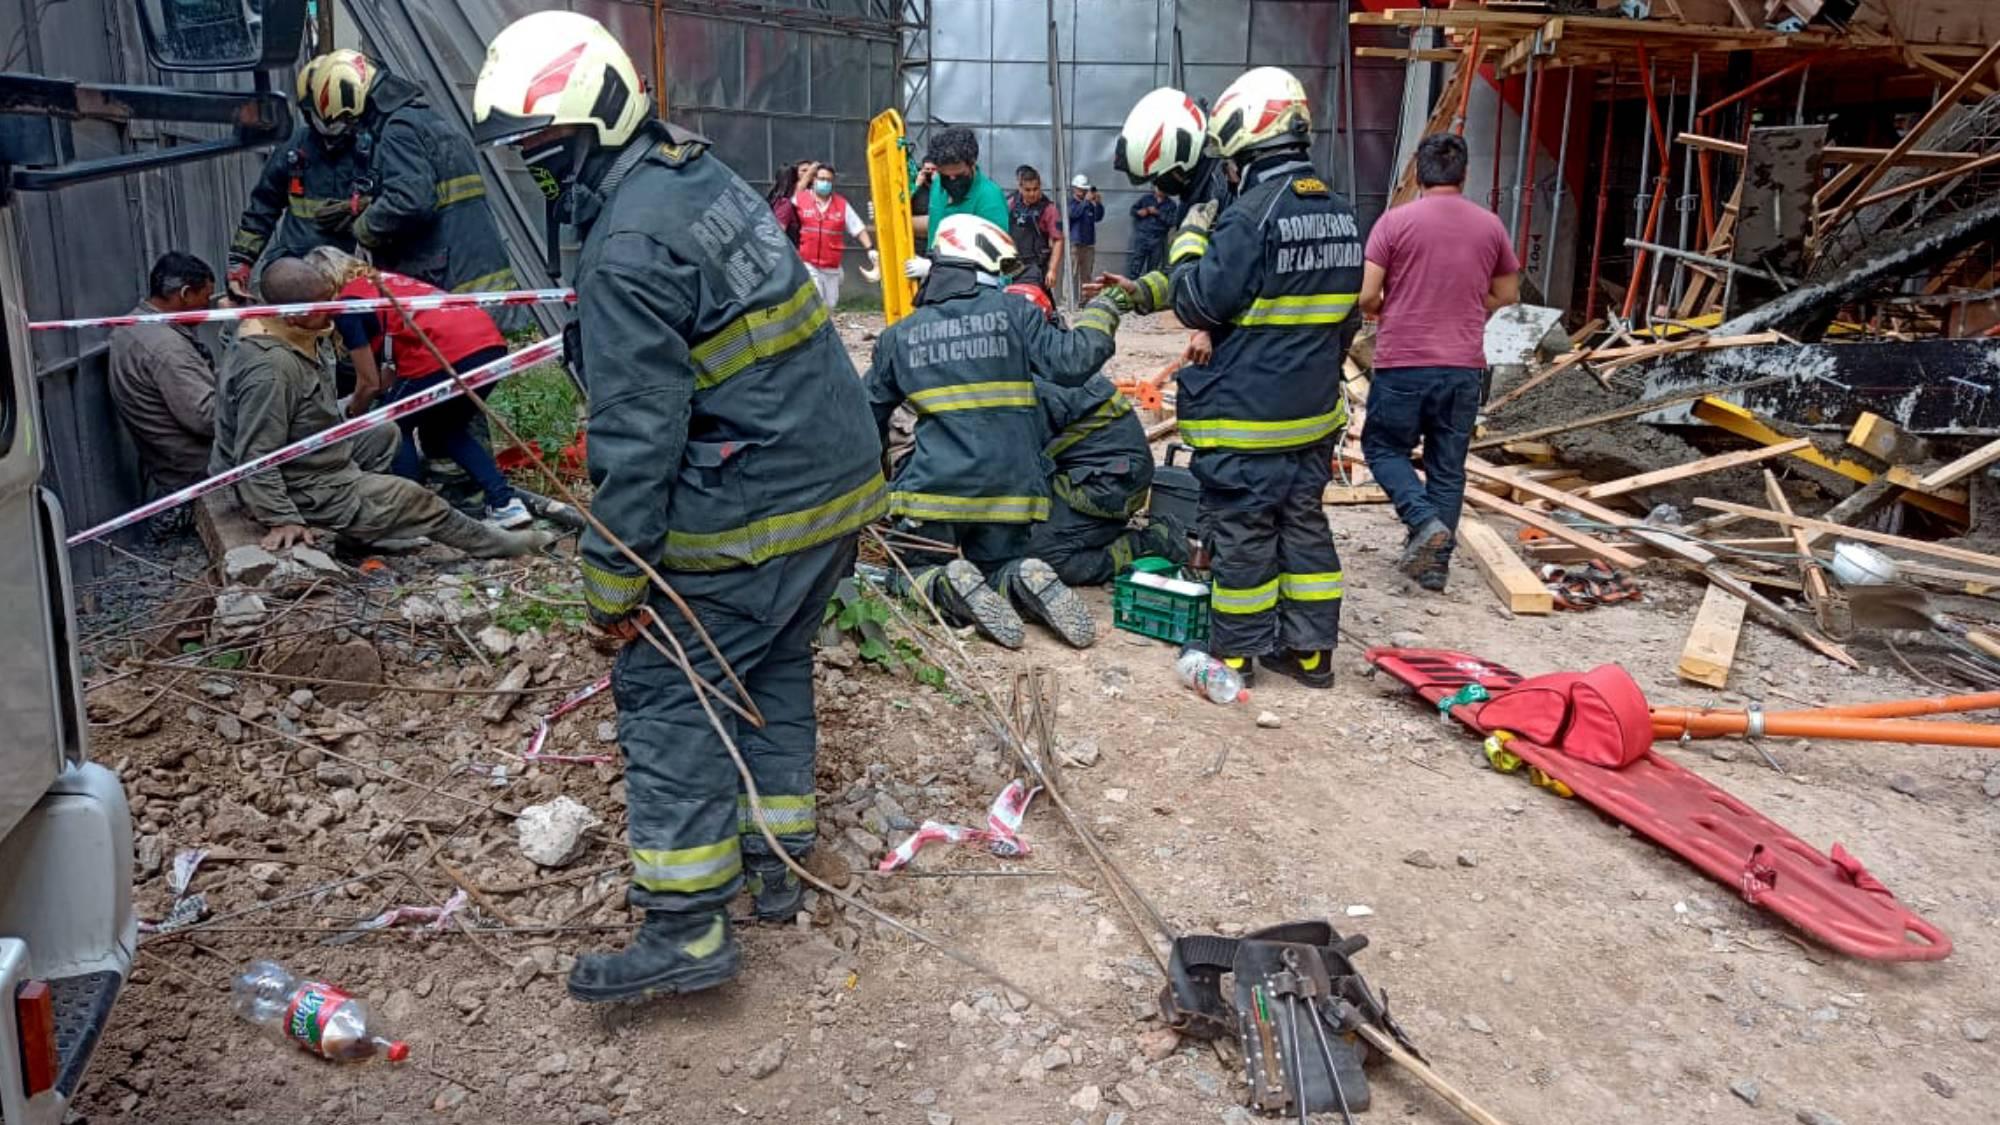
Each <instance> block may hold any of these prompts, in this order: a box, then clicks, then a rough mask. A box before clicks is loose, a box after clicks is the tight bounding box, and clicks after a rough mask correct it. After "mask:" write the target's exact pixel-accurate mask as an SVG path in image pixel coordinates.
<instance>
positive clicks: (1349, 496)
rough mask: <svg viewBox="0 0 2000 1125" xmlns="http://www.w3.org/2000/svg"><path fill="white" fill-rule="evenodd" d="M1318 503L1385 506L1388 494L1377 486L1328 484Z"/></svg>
mask: <svg viewBox="0 0 2000 1125" xmlns="http://www.w3.org/2000/svg"><path fill="white" fill-rule="evenodd" d="M1319 502H1320V503H1322V504H1386V503H1388V502H1389V494H1388V493H1387V492H1386V491H1384V490H1383V488H1382V486H1381V485H1379V484H1329V485H1327V486H1326V492H1325V493H1323V494H1322V495H1321V496H1320V498H1319Z"/></svg>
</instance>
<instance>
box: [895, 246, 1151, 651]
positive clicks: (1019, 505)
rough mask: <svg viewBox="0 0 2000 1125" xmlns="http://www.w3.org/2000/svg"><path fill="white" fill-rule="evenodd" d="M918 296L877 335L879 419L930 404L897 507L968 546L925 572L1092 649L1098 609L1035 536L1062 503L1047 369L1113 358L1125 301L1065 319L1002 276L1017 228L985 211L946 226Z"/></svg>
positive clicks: (989, 615) (974, 607)
mask: <svg viewBox="0 0 2000 1125" xmlns="http://www.w3.org/2000/svg"><path fill="white" fill-rule="evenodd" d="M931 256H932V264H931V270H930V274H929V276H928V277H926V278H925V280H924V284H923V287H922V288H921V289H919V290H918V291H917V307H916V310H915V311H914V312H912V313H911V314H910V315H909V316H906V317H904V318H903V319H902V320H899V321H897V322H896V323H895V324H893V325H890V326H889V329H888V330H887V331H886V332H884V333H882V336H881V338H880V339H878V340H876V342H875V357H874V362H873V363H872V364H871V365H870V366H869V369H868V377H867V388H868V400H869V402H870V404H871V405H872V406H873V407H874V409H875V424H876V426H877V429H878V431H879V432H882V433H886V432H887V429H888V426H889V420H890V418H891V416H892V415H894V413H895V411H896V408H897V407H899V406H901V405H903V404H904V403H906V402H907V403H908V404H909V406H910V409H911V410H913V411H915V412H916V415H917V424H916V447H915V448H914V449H913V450H912V451H911V453H910V455H909V457H908V458H907V459H906V460H904V462H903V464H902V466H901V467H900V468H899V469H898V470H897V472H896V481H895V487H894V491H892V492H891V493H890V499H889V509H890V511H892V512H894V513H895V514H896V515H898V516H901V517H903V519H904V521H905V525H904V526H905V527H906V529H907V530H908V531H910V532H911V533H912V534H915V535H918V536H921V537H924V538H927V539H932V540H937V541H940V542H944V543H951V544H955V545H956V546H957V547H958V549H959V553H960V554H961V555H963V556H964V557H962V558H959V559H954V560H952V561H950V562H948V563H945V564H943V565H940V566H931V567H927V568H925V569H923V570H921V571H919V572H917V574H916V575H915V577H916V579H917V582H918V584H919V585H920V586H922V587H923V589H924V592H925V593H926V594H928V595H929V596H930V598H931V600H932V601H933V602H934V603H936V605H937V606H938V609H939V611H940V612H942V613H944V614H946V615H948V616H950V617H952V618H954V619H955V620H956V621H957V623H959V624H970V625H975V626H977V627H978V628H979V630H980V632H982V633H984V634H985V635H986V636H987V637H988V638H990V639H991V640H993V641H994V642H995V643H997V644H1000V645H1004V646H1006V647H1008V648H1019V647H1020V646H1021V644H1022V643H1023V641H1024V640H1025V639H1026V638H1025V629H1024V628H1023V623H1022V617H1023V616H1026V617H1027V618H1030V619H1032V620H1035V621H1037V622H1040V623H1041V624H1043V625H1046V626H1048V627H1049V628H1050V629H1053V630H1054V631H1055V633H1056V635H1057V636H1059V637H1061V638H1062V639H1063V640H1064V641H1066V642H1068V643H1069V644H1071V645H1074V646H1076V647H1078V648H1082V647H1085V646H1087V645H1089V644H1090V643H1091V642H1092V641H1094V640H1095V639H1096V637H1097V628H1096V625H1095V623H1093V622H1092V621H1091V618H1090V610H1089V609H1088V607H1086V606H1085V605H1084V604H1083V602H1082V600H1081V599H1079V598H1078V597H1077V596H1076V594H1075V592H1073V591H1072V590H1070V589H1069V587H1067V586H1065V585H1063V583H1062V580H1061V579H1059V578H1057V577H1056V572H1055V570H1054V569H1053V568H1051V567H1050V566H1049V564H1048V563H1046V562H1043V561H1042V560H1041V559H1038V558H1035V557H1033V556H1032V555H1031V553H1030V552H1029V548H1028V544H1029V540H1030V538H1031V537H1032V535H1033V528H1034V525H1035V524H1036V523H1038V522H1040V521H1041V520H1044V519H1047V518H1048V514H1049V472H1050V465H1049V463H1048V460H1047V459H1046V458H1045V457H1044V456H1043V455H1042V444H1043V437H1042V415H1041V410H1040V407H1039V406H1038V404H1037V401H1036V381H1037V379H1040V380H1044V381H1046V382H1049V383H1053V384H1057V385H1061V386H1074V385H1076V384H1079V383H1082V382H1083V381H1084V380H1086V379H1088V378H1089V377H1090V376H1091V374H1092V373H1093V372H1095V371H1096V370H1097V369H1098V368H1099V367H1101V366H1103V364H1104V362H1105V361H1106V360H1108V359H1110V358H1111V353H1112V350H1113V344H1112V336H1113V334H1114V333H1116V332H1117V330H1118V310H1117V309H1116V307H1114V304H1113V301H1112V299H1110V298H1104V297H1100V298H1098V299H1097V300H1094V301H1092V302H1091V303H1090V304H1089V305H1087V306H1086V307H1085V308H1084V310H1083V311H1082V312H1081V313H1079V314H1078V316H1077V326H1076V327H1075V328H1074V329H1067V330H1066V329H1063V328H1059V327H1057V326H1055V325H1053V324H1050V323H1049V322H1048V319H1047V318H1046V317H1044V316H1043V315H1042V314H1041V313H1040V312H1039V311H1037V310H1035V309H1032V308H1030V307H1028V306H1027V305H1026V304H1023V303H1022V302H1020V301H1018V300H1015V299H1014V298H1012V297H1009V296H1006V295H1004V294H1003V293H1002V292H1001V291H1000V287H1001V286H1002V285H1004V284H1005V283H1006V281H1005V279H1006V278H1007V277H1008V276H1009V275H1011V274H1014V273H1016V272H1018V271H1019V269H1020V259H1019V257H1018V256H1017V255H1016V253H1015V249H1014V242H1013V240H1012V239H1010V238H1008V237H1007V232H1006V231H1005V230H1002V229H1001V228H1000V227H999V226H997V225H996V224H994V223H992V222H989V221H987V220H986V219H982V218H980V217H978V216H977V215H952V216H949V217H947V218H946V219H945V220H944V221H943V222H942V223H940V224H939V226H938V232H937V238H936V240H935V241H934V242H933V244H932V246H931Z"/></svg>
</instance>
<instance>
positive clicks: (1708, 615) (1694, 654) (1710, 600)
mask: <svg viewBox="0 0 2000 1125" xmlns="http://www.w3.org/2000/svg"><path fill="white" fill-rule="evenodd" d="M1747 604H1748V603H1746V602H1745V601H1744V600H1743V599H1742V598H1739V597H1737V596H1736V595H1735V594H1732V593H1730V592H1729V591H1727V590H1725V589H1723V588H1722V587H1720V586H1716V585H1710V586H1709V588H1708V593H1706V594H1704V595H1702V599H1701V609H1700V610H1698V611H1696V613H1695V615H1694V627H1693V628H1691V629H1689V630H1688V635H1687V642H1686V643H1685V644H1683V645H1681V660H1680V663H1679V664H1677V665H1675V667H1674V671H1675V672H1676V673H1678V674H1679V675H1680V678H1681V679H1683V680H1692V681H1694V682H1695V683H1698V684H1707V685H1708V686H1709V687H1712V688H1722V687H1728V686H1729V666H1730V665H1732V664H1734V663H1736V642H1737V639H1738V638H1739V637H1740V636H1741V635H1742V632H1743V611H1744V609H1745V608H1747Z"/></svg>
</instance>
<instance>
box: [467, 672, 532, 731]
mask: <svg viewBox="0 0 2000 1125" xmlns="http://www.w3.org/2000/svg"><path fill="white" fill-rule="evenodd" d="M534 674H535V670H534V669H533V668H531V667H530V666H528V665H527V664H516V665H514V666H513V667H512V668H509V669H508V670H507V674H506V675H505V676H504V677H502V678H501V680H500V682H499V683H497V684H495V685H493V690H495V691H498V692H503V693H504V694H501V695H495V696H491V697H489V698H488V700H487V703H486V706H485V708H484V709H483V710H481V711H480V713H479V715H480V717H481V718H483V719H485V720H486V721H487V722H489V723H504V722H506V721H507V715H508V713H509V712H511V711H513V710H514V705H515V704H516V703H519V702H520V701H521V694H520V692H521V689H522V688H524V687H527V686H528V679H529V677H531V676H533V675H534Z"/></svg>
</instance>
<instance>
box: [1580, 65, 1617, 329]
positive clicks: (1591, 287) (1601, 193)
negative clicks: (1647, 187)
mask: <svg viewBox="0 0 2000 1125" xmlns="http://www.w3.org/2000/svg"><path fill="white" fill-rule="evenodd" d="M1617 108H1618V64H1617V63H1615V62H1614V63H1612V64H1611V96H1610V97H1607V98H1605V99H1604V148H1603V151H1602V152H1600V153H1599V154H1598V156H1597V224H1596V233H1594V234H1592V235H1591V239H1590V276H1589V278H1587V279H1586V280H1585V282H1584V284H1585V285H1586V286H1587V288H1586V289H1585V291H1584V297H1583V321H1584V323H1585V324H1588V323H1590V322H1591V321H1593V320H1596V319H1597V288H1598V286H1597V279H1598V276H1599V271H1600V270H1601V269H1602V267H1603V265H1604V219H1605V216H1606V215H1608V214H1609V213H1610V211H1611V131H1612V125H1613V124H1614V122H1613V120H1612V118H1613V117H1614V115H1615V111H1616V110H1617Z"/></svg>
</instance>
